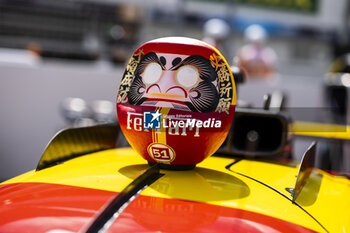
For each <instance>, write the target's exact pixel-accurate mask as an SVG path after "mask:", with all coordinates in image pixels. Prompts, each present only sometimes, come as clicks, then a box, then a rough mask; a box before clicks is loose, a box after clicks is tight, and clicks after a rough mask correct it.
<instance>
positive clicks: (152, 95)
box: [129, 52, 218, 112]
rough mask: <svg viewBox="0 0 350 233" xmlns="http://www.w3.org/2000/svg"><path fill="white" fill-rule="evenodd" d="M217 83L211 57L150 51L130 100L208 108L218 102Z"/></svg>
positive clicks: (140, 67) (204, 109)
mask: <svg viewBox="0 0 350 233" xmlns="http://www.w3.org/2000/svg"><path fill="white" fill-rule="evenodd" d="M216 85H217V80H216V73H215V71H214V70H213V68H212V67H211V66H210V62H209V61H208V59H205V58H203V57H201V56H198V55H194V56H188V55H180V54H168V53H157V54H156V53H153V52H151V53H147V54H145V55H144V56H143V58H142V59H141V61H140V64H139V66H138V68H137V72H136V75H135V79H134V81H133V84H132V87H131V93H129V102H131V103H134V104H137V105H144V106H157V107H169V108H175V109H180V110H187V111H207V112H208V111H212V109H214V108H215V107H216V105H217V102H218V94H217V87H216ZM130 100H131V101H130ZM214 105H215V106H214Z"/></svg>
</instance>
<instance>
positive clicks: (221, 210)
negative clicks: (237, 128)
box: [0, 148, 326, 232]
mask: <svg viewBox="0 0 350 233" xmlns="http://www.w3.org/2000/svg"><path fill="white" fill-rule="evenodd" d="M259 164H260V165H259ZM244 167H245V168H244ZM148 168H149V166H148V165H147V164H146V163H145V161H144V160H143V159H142V158H141V157H140V156H139V155H137V154H136V153H135V152H134V151H133V150H132V149H131V148H121V149H112V150H106V151H101V152H96V153H92V154H88V155H85V156H81V157H78V158H75V159H72V160H69V161H66V162H65V163H62V164H59V165H56V166H53V167H50V168H46V169H43V170H40V171H30V172H28V173H25V174H23V175H21V176H18V177H16V178H14V179H11V180H9V181H7V182H4V183H2V184H1V185H0V203H2V204H1V207H0V215H1V216H2V218H1V219H0V232H25V231H28V232H50V231H52V230H65V231H72V232H77V231H79V230H81V229H84V228H85V227H86V225H88V224H89V223H91V221H93V220H94V219H95V217H96V215H97V214H98V213H99V211H100V210H102V209H103V208H104V206H105V205H106V203H108V202H109V200H111V199H112V198H113V197H115V196H116V195H118V194H119V193H120V192H121V191H122V190H123V189H125V187H127V186H128V185H129V184H130V183H131V182H132V181H133V180H135V178H136V177H138V176H139V175H140V174H141V173H142V172H144V171H145V170H147V169H148ZM259 169H261V170H259ZM263 170H264V172H263ZM160 172H161V174H162V176H161V177H160V178H159V179H157V180H156V181H155V182H153V183H152V184H151V185H149V186H148V187H146V188H145V189H143V190H140V191H139V195H137V196H135V199H134V200H133V201H130V202H129V203H128V205H127V206H125V208H124V209H123V211H121V212H120V213H119V215H118V216H117V218H116V220H115V221H114V223H113V224H112V226H111V228H110V229H109V230H110V231H112V232H114V231H116V232H123V231H124V232H130V231H133V232H159V231H161V232H211V231H234V232H326V230H325V227H324V226H322V224H323V222H322V223H320V222H319V221H318V220H317V219H316V218H315V217H313V216H312V215H311V214H310V213H309V212H308V211H306V210H305V209H304V208H303V207H302V206H300V205H297V204H293V203H292V202H291V200H290V198H291V196H290V194H289V193H288V192H287V191H285V188H286V187H293V186H294V183H295V176H296V174H297V167H293V166H285V165H280V164H273V163H265V162H256V161H249V160H236V159H232V158H220V157H215V156H212V157H210V158H209V159H207V160H206V161H204V162H202V163H200V164H198V165H197V167H196V168H195V169H193V170H189V171H167V170H161V171H160ZM260 173H261V174H260ZM262 174H263V175H262ZM259 176H261V177H259ZM269 177H270V178H269ZM277 177H278V178H277ZM259 178H261V179H259Z"/></svg>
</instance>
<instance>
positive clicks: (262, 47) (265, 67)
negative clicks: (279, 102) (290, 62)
mask: <svg viewBox="0 0 350 233" xmlns="http://www.w3.org/2000/svg"><path fill="white" fill-rule="evenodd" d="M267 38H268V35H267V32H266V30H265V29H264V28H263V27H261V26H260V25H257V24H253V25H250V26H249V27H247V28H246V29H245V31H244V39H245V40H246V41H247V44H246V45H244V46H243V47H242V48H241V49H240V50H239V52H238V55H237V57H235V58H234V64H236V65H238V66H239V67H240V68H241V69H243V70H244V71H245V72H246V74H247V79H248V80H249V79H250V80H252V79H263V80H268V79H272V78H273V74H274V73H275V70H276V60H277V56H276V53H275V51H274V50H273V49H272V48H270V47H268V46H267V45H266V40H267Z"/></svg>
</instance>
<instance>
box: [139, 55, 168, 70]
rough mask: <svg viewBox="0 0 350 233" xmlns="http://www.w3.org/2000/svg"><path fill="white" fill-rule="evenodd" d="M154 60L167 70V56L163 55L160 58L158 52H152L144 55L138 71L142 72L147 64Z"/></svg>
mask: <svg viewBox="0 0 350 233" xmlns="http://www.w3.org/2000/svg"><path fill="white" fill-rule="evenodd" d="M152 62H154V63H157V64H159V65H160V66H161V68H162V70H165V65H164V64H166V60H165V58H164V57H163V56H162V57H161V58H159V57H158V56H157V54H156V53H154V52H150V53H147V54H146V55H144V57H143V58H142V60H141V62H140V65H139V67H138V73H142V72H143V71H144V69H145V68H146V66H147V65H148V64H150V63H152Z"/></svg>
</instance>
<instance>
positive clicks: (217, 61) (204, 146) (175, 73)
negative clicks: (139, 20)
mask: <svg viewBox="0 0 350 233" xmlns="http://www.w3.org/2000/svg"><path fill="white" fill-rule="evenodd" d="M235 105H236V92H235V82H234V79H233V76H232V73H231V71H230V69H229V67H228V64H227V62H226V61H225V59H224V58H223V57H222V55H221V54H220V53H219V52H218V51H217V50H216V49H215V48H213V47H211V46H209V45H207V44H205V43H203V42H201V41H197V40H193V39H189V38H162V39H158V40H154V41H151V42H148V43H146V44H144V45H142V46H141V47H140V48H139V49H137V50H136V52H135V53H134V54H133V55H132V57H131V59H130V61H129V63H128V66H127V68H126V71H125V73H124V77H123V79H122V81H121V84H120V87H119V90H118V96H117V111H118V121H119V125H96V126H91V127H82V128H71V129H66V130H63V131H61V132H60V133H58V134H57V135H56V136H55V137H54V138H53V139H52V141H51V142H50V143H49V144H48V146H47V148H46V150H45V152H44V154H43V155H42V158H41V160H40V161H39V163H38V166H37V168H36V170H33V171H30V172H28V173H25V174H23V175H20V176H18V177H15V178H13V179H11V180H8V181H5V182H3V183H1V184H0V203H1V205H0V216H1V218H0V232H50V233H67V232H244V233H245V232H349V231H350V212H349V207H350V198H349V196H350V180H349V179H348V178H347V177H345V176H335V175H332V174H329V173H327V172H324V171H322V170H320V169H317V168H314V160H315V148H316V143H313V144H312V145H310V147H309V149H308V150H307V151H306V152H305V154H304V156H303V160H302V161H301V163H300V164H298V163H295V162H293V161H292V160H291V159H290V153H289V152H290V145H289V143H288V142H289V137H290V133H288V128H289V123H288V120H287V118H285V117H283V116H282V115H281V114H278V113H269V112H268V111H267V110H260V111H252V110H242V109H236V106H235ZM232 121H234V124H233V127H231V125H232ZM121 132H123V134H124V135H125V137H126V139H127V140H128V142H129V143H130V145H131V146H132V148H130V147H121V145H123V136H122V134H121Z"/></svg>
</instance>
